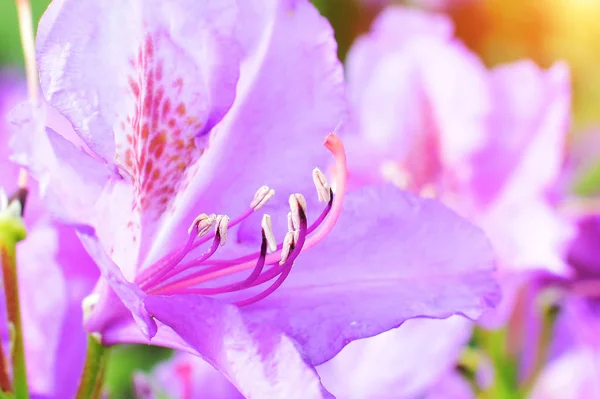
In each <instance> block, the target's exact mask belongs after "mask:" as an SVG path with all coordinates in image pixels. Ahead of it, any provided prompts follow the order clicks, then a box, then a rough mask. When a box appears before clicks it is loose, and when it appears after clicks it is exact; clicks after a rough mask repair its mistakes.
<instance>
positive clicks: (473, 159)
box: [348, 7, 569, 273]
mask: <svg viewBox="0 0 600 399" xmlns="http://www.w3.org/2000/svg"><path fill="white" fill-rule="evenodd" d="M348 80H349V85H350V87H349V93H350V98H351V101H352V106H353V111H354V113H353V115H354V116H355V125H354V127H355V129H354V130H355V131H356V132H357V134H356V135H355V136H354V137H353V139H354V140H353V141H349V144H348V147H349V149H348V153H349V154H348V159H349V172H350V178H351V184H354V185H362V184H366V183H369V182H372V181H381V180H388V181H390V180H391V181H393V182H395V183H396V184H398V185H400V186H404V187H407V188H408V189H409V190H411V191H414V192H417V193H421V194H422V195H426V196H434V197H437V198H440V199H441V200H442V201H444V202H445V203H446V204H448V205H449V206H451V207H452V208H454V209H455V210H456V211H458V212H459V213H461V214H463V215H465V216H467V217H468V218H470V219H471V220H473V221H475V222H476V223H477V224H479V225H480V226H482V227H483V228H484V231H485V232H486V233H487V234H488V235H489V236H490V238H491V240H492V243H493V245H494V247H495V248H496V250H497V252H498V260H499V263H500V266H501V270H502V271H503V272H504V273H508V272H512V271H520V270H525V269H532V268H533V269H536V268H541V269H544V270H556V271H561V270H564V267H565V266H564V262H563V260H562V249H561V247H562V246H564V244H563V243H564V241H565V240H566V239H567V238H568V235H567V234H565V231H566V230H568V229H566V228H565V227H566V226H567V224H566V223H564V222H562V220H560V219H559V218H558V217H557V215H556V212H555V211H554V208H553V206H554V204H553V203H552V201H551V198H550V196H549V195H548V194H549V192H550V191H551V189H552V188H553V185H554V183H555V180H556V178H557V177H558V175H559V173H560V169H561V166H562V155H563V147H564V138H565V135H566V131H567V126H568V122H569V119H568V118H569V89H568V72H567V70H566V67H565V66H564V65H563V64H556V65H555V66H554V67H553V68H551V69H550V70H548V71H542V70H540V69H538V68H537V67H536V66H535V65H533V64H532V63H530V62H527V61H523V62H519V63H514V64H510V65H505V66H502V67H499V68H496V69H494V70H492V71H489V72H488V71H487V70H486V69H485V68H484V66H483V65H482V64H481V62H480V61H479V60H478V59H477V57H476V56H475V55H473V54H472V53H470V52H469V51H468V50H467V49H466V48H465V47H464V46H463V45H462V44H461V43H460V42H458V41H456V40H455V39H453V38H452V24H451V22H450V21H449V20H448V19H447V18H445V17H443V16H440V15H435V14H427V13H423V12H420V11H415V10H408V9H403V8H400V7H392V8H389V9H387V10H386V11H385V12H384V13H383V14H382V15H381V16H380V17H379V19H378V20H377V21H376V22H375V24H374V27H373V30H372V32H371V34H369V35H368V36H364V37H362V38H360V39H359V40H358V41H357V43H356V45H355V46H354V48H353V49H352V50H351V52H350V54H349V58H348ZM540 165H544V167H543V168H542V167H540ZM541 226H543V228H542V227H541Z"/></svg>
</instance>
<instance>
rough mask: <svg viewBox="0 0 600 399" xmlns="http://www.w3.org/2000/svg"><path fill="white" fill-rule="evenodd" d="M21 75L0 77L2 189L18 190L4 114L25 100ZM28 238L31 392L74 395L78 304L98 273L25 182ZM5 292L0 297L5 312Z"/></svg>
mask: <svg viewBox="0 0 600 399" xmlns="http://www.w3.org/2000/svg"><path fill="white" fill-rule="evenodd" d="M24 86H25V85H24V82H23V81H22V79H21V77H19V76H17V75H11V74H7V73H2V75H1V76H0V117H1V119H0V170H2V174H1V175H0V187H2V188H4V189H5V190H13V189H14V188H15V187H16V183H17V179H18V175H19V168H18V166H17V165H15V164H13V163H11V162H9V161H8V157H9V148H8V141H9V140H8V139H9V133H10V132H9V130H10V129H9V126H8V123H7V121H6V114H7V112H8V110H10V109H11V108H12V107H13V106H14V105H15V104H16V103H17V102H19V101H22V100H23V99H24V98H25V97H26V92H25V87H24ZM25 222H26V225H27V228H28V236H27V239H26V240H24V241H23V242H22V243H20V244H19V246H18V251H17V262H18V276H19V289H20V302H21V317H22V320H23V326H24V327H23V331H24V335H25V336H24V341H25V354H26V362H27V372H28V373H27V374H28V382H29V385H30V390H31V392H32V393H33V394H35V395H36V397H53V398H68V397H73V396H74V395H75V391H76V389H77V383H78V380H79V375H80V374H81V369H82V367H83V362H84V358H85V346H86V333H85V331H84V329H83V314H82V310H81V301H82V300H83V298H84V297H85V296H86V295H88V294H89V293H90V292H91V291H92V289H93V287H94V284H95V283H96V281H97V280H98V277H99V273H98V270H97V268H96V266H95V264H94V262H93V261H92V260H91V259H90V257H89V255H88V254H87V252H86V251H85V249H84V248H83V246H82V245H81V243H80V242H79V240H78V239H77V237H76V235H75V232H74V231H73V229H72V228H70V227H67V226H64V225H62V224H59V223H57V222H55V221H53V220H52V219H51V218H50V216H49V215H48V214H47V213H46V211H45V209H44V206H43V204H42V202H41V201H40V198H39V196H38V193H37V187H36V185H35V182H31V183H30V184H29V195H28V197H27V202H26V207H25ZM4 301H5V299H4V294H2V295H0V302H1V306H0V307H1V308H2V309H3V311H4V308H5V304H4ZM6 323H7V322H6V316H3V317H2V322H1V324H0V325H1V327H0V329H1V330H2V337H3V338H4V342H5V343H6V348H5V350H4V353H5V354H8V353H9V350H8V344H7V342H8V339H9V338H8V335H9V334H8V326H7V324H6Z"/></svg>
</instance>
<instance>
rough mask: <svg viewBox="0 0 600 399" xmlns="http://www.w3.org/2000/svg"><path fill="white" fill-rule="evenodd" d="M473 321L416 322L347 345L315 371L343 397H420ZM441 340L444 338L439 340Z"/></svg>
mask: <svg viewBox="0 0 600 399" xmlns="http://www.w3.org/2000/svg"><path fill="white" fill-rule="evenodd" d="M471 331H472V322H470V321H469V320H468V319H465V318H463V317H460V316H452V317H450V318H448V319H446V320H430V319H414V320H408V321H407V322H405V323H404V324H403V325H402V326H401V327H398V328H397V329H394V330H391V331H387V332H385V333H382V334H380V335H378V336H375V337H371V338H367V339H364V340H359V341H354V342H351V343H350V344H348V346H346V347H345V348H344V349H342V351H341V352H340V353H339V354H338V355H337V356H336V357H334V358H333V359H331V360H330V361H328V362H327V363H324V364H322V365H320V366H319V367H318V368H317V371H318V372H319V375H320V376H321V379H322V380H323V385H325V386H326V387H327V389H329V390H330V391H331V392H332V393H334V394H335V395H337V396H339V397H340V398H345V399H362V398H367V397H368V398H373V399H375V398H386V397H387V396H386V394H389V393H390V392H394V394H395V396H396V397H401V398H413V397H420V396H421V395H423V394H424V393H425V392H427V391H429V389H430V388H431V387H432V386H433V385H434V384H436V383H437V382H438V380H440V379H441V378H442V376H444V375H446V374H447V373H449V372H450V371H451V370H452V369H453V368H454V366H455V364H456V360H457V357H458V356H459V354H460V351H461V350H462V347H463V346H464V345H465V344H466V343H467V342H468V341H469V338H470V336H471ZM440 337H444V339H440Z"/></svg>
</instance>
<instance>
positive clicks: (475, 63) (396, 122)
mask: <svg viewBox="0 0 600 399" xmlns="http://www.w3.org/2000/svg"><path fill="white" fill-rule="evenodd" d="M452 31H453V26H452V23H451V21H450V20H449V19H448V18H446V17H443V16H440V15H435V14H428V13H425V12H421V11H416V10H411V9H407V8H401V7H390V8H388V9H387V10H385V11H384V12H383V13H382V14H381V15H380V16H379V18H378V20H377V21H376V22H375V23H374V27H373V29H372V31H371V33H370V34H369V35H367V36H364V37H362V38H361V39H359V40H358V41H357V44H356V45H355V46H354V47H353V48H352V50H351V52H350V54H349V57H348V71H349V72H348V80H349V94H350V99H351V102H352V107H353V109H354V111H355V118H356V121H355V122H356V129H357V130H358V131H359V132H360V135H361V138H362V147H365V146H366V147H367V150H366V151H365V152H366V153H367V154H368V153H369V151H368V147H369V146H371V147H374V148H376V149H377V151H378V159H379V161H373V158H371V162H372V165H371V168H373V166H374V165H375V166H376V167H375V169H378V168H377V166H379V167H381V162H383V161H394V162H399V163H400V164H401V166H402V167H403V168H405V169H406V170H407V172H408V173H409V175H410V178H411V179H412V180H416V182H415V183H416V184H417V185H420V184H424V183H431V182H432V180H434V181H437V180H452V181H451V183H452V184H458V183H459V182H460V181H464V180H467V179H468V177H469V176H468V173H469V170H468V164H467V162H468V157H469V156H470V153H471V152H472V151H473V150H474V149H477V148H480V147H481V146H482V145H483V139H484V134H485V129H486V124H487V115H488V112H489V107H490V98H489V90H488V82H487V71H486V70H485V67H484V65H483V64H482V62H481V61H480V60H479V59H478V58H477V57H476V56H475V55H474V54H472V53H471V52H469V51H468V50H467V49H466V48H465V47H464V46H463V45H462V44H461V43H459V42H457V41H455V40H453V39H452ZM457 98H460V99H461V101H457ZM359 154H361V151H358V153H357V155H355V157H359V156H360V155H359ZM351 155H352V154H351ZM349 160H350V167H351V169H352V167H353V157H352V156H350V157H349ZM378 162H379V165H376V164H377V163H378ZM351 172H352V170H351ZM444 174H447V176H444ZM453 180H459V181H458V182H455V181H453ZM447 184H450V182H447Z"/></svg>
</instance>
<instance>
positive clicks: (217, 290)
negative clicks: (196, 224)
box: [153, 230, 276, 295]
mask: <svg viewBox="0 0 600 399" xmlns="http://www.w3.org/2000/svg"><path fill="white" fill-rule="evenodd" d="M266 256H267V237H266V234H265V231H264V230H263V231H262V240H261V244H260V256H259V257H258V260H257V261H256V265H255V266H254V269H253V270H252V273H251V274H250V275H249V276H248V277H247V278H246V279H245V280H244V281H242V282H240V283H233V284H227V285H225V286H222V287H210V288H190V289H187V290H186V291H185V293H186V294H196V295H217V294H224V293H227V292H234V291H239V290H242V289H244V288H246V287H249V286H251V285H254V283H255V282H256V279H257V278H258V277H259V276H260V274H261V273H262V271H263V268H264V266H265V257H266ZM275 276H276V274H275V275H273V277H275ZM273 277H271V278H273ZM180 281H181V280H180ZM169 292H171V290H168V289H165V287H161V288H158V289H156V290H154V291H153V293H155V294H161V293H169Z"/></svg>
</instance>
